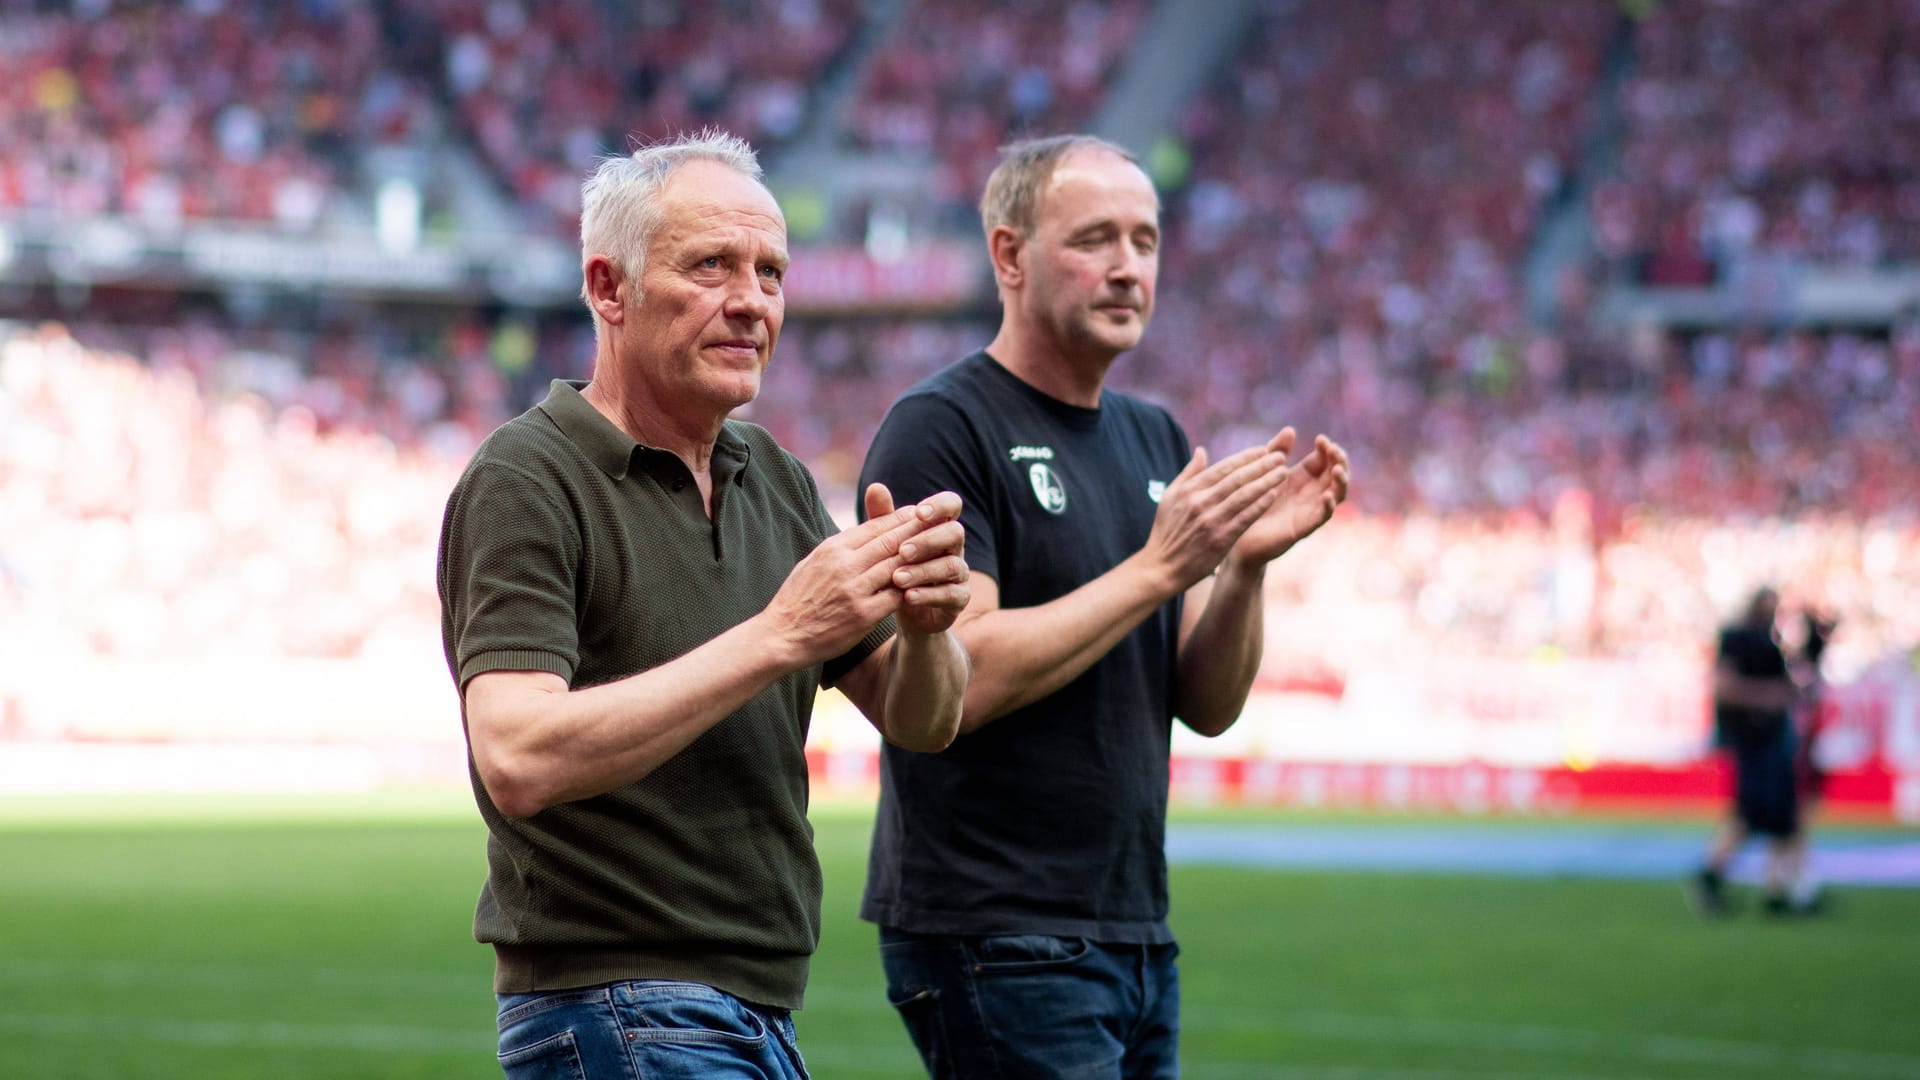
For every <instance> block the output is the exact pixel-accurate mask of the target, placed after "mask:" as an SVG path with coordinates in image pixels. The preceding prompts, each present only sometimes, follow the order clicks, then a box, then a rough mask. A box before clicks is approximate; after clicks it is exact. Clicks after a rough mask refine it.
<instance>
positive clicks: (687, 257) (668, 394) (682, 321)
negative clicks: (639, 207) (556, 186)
mask: <svg viewBox="0 0 1920 1080" xmlns="http://www.w3.org/2000/svg"><path fill="white" fill-rule="evenodd" d="M661 211H662V213H661V224H660V228H659V229H658V231H656V232H655V233H654V235H653V239H652V242H651V243H650V244H649V245H648V247H647V257H646V263H645V266H644V269H642V271H641V275H640V289H639V299H638V300H635V299H633V298H632V294H631V292H629V294H628V298H627V301H626V302H627V304H628V305H629V308H630V313H629V317H630V325H631V326H632V327H633V330H634V333H633V334H632V335H631V336H630V338H629V340H630V341H631V342H632V343H633V344H632V345H631V346H630V362H631V365H632V366H631V370H634V371H636V372H637V373H638V374H640V375H641V377H642V378H645V379H647V380H648V381H649V382H651V383H652V384H653V385H654V386H655V387H656V389H657V391H658V392H659V394H660V396H661V398H662V399H663V400H667V401H673V402H679V403H685V404H690V405H691V404H696V403H697V404H701V405H708V406H712V407H714V408H716V409H720V410H723V411H729V410H732V409H735V408H738V407H739V406H741V405H745V404H746V403H748V402H750V401H752V400H753V399H754V397H755V396H756V395H758V394H759V392H760V375H761V373H762V372H764V371H765V370H766V367H767V361H768V360H769V359H770V358H771V357H772V355H773V345H774V342H775V341H777V340H778V339H779V337H780V324H781V321H782V320H783V319H784V318H785V315H786V301H785V298H784V297H783V296H782V294H781V279H782V278H783V277H784V276H785V275H786V272H787V223H786V219H785V218H784V217H783V216H781V213H780V207H779V205H778V204H776V203H775V202H774V201H773V196H772V195H769V194H768V193H767V190H766V188H764V187H761V186H760V184H759V183H758V182H757V181H755V180H753V179H752V178H750V177H747V176H744V175H742V174H741V173H738V172H736V171H734V170H733V169H730V168H727V167H726V166H724V165H720V164H717V163H714V162H707V161H694V162H689V163H687V164H685V165H682V166H681V167H680V168H678V169H676V170H675V171H674V172H673V174H672V175H671V176H669V177H668V179H667V185H666V188H665V190H664V191H663V192H662V194H661Z"/></svg>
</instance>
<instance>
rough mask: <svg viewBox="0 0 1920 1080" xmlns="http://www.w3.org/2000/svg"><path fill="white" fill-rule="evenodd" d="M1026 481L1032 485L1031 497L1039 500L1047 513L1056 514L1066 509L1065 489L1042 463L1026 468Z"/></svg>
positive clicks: (1058, 479)
mask: <svg viewBox="0 0 1920 1080" xmlns="http://www.w3.org/2000/svg"><path fill="white" fill-rule="evenodd" d="M1027 479H1028V480H1029V481H1031V482H1032V483H1033V497H1034V498H1036V499H1039V500H1040V505H1041V506H1042V507H1043V508H1044V509H1045V510H1046V511H1047V513H1049V514H1058V513H1060V512H1061V511H1063V510H1065V509H1066V508H1067V489H1066V488H1065V487H1064V486H1062V485H1061V483H1060V478H1059V477H1058V476H1055V475H1054V473H1053V470H1052V469H1049V468H1047V466H1046V464H1045V463H1044V462H1039V461H1036V462H1034V463H1033V464H1032V465H1029V466H1027Z"/></svg>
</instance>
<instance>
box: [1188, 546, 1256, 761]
mask: <svg viewBox="0 0 1920 1080" xmlns="http://www.w3.org/2000/svg"><path fill="white" fill-rule="evenodd" d="M1266 576H1267V575H1266V564H1265V563H1261V564H1259V565H1254V566H1248V565H1243V564H1241V563H1239V562H1237V561H1235V560H1233V559H1229V560H1227V561H1226V562H1225V563H1223V564H1221V567H1220V572H1219V573H1218V574H1217V575H1215V577H1214V579H1213V587H1212V590H1211V591H1210V592H1209V593H1208V594H1207V602H1206V607H1205V608H1204V609H1202V610H1201V612H1200V615H1199V617H1198V619H1197V620H1195V622H1194V624H1193V629H1192V630H1191V631H1190V632H1189V633H1188V634H1187V635H1186V639H1185V640H1184V641H1183V642H1181V645H1180V660H1179V665H1178V669H1177V670H1178V678H1179V682H1178V688H1177V690H1176V692H1175V695H1174V713H1175V714H1176V715H1178V716H1179V717H1180V719H1181V720H1182V721H1183V722H1185V723H1186V725H1187V726H1188V727H1190V728H1192V729H1193V730H1194V731H1197V732H1199V733H1200V734H1202V735H1208V736H1212V735H1218V734H1220V733H1221V732H1223V731H1225V730H1227V729H1228V728H1230V727H1232V726H1233V723H1234V721H1236V720H1238V719H1239V718H1240V712H1241V710H1242V709H1244V708H1245V707H1246V704H1247V694H1248V692H1249V691H1251V690H1252V689H1253V680H1254V676H1256V675H1258V674H1259V672H1260V656H1261V652H1262V651H1263V649H1264V647H1265V643H1266V630H1265V626H1266V615H1265V612H1264V608H1263V604H1264V597H1263V595H1262V594H1263V592H1264V589H1265V585H1266Z"/></svg>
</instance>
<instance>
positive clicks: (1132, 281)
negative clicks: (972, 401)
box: [1025, 149, 1160, 359]
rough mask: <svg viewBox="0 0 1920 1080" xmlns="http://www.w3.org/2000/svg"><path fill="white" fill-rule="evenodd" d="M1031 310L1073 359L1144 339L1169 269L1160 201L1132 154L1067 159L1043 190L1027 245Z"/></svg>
mask: <svg viewBox="0 0 1920 1080" xmlns="http://www.w3.org/2000/svg"><path fill="white" fill-rule="evenodd" d="M1026 247H1027V255H1028V259H1027V267H1026V269H1027V280H1026V285H1025V289H1026V294H1027V295H1026V308H1027V310H1028V312H1029V313H1030V315H1031V317H1032V318H1034V319H1036V320H1038V321H1039V323H1040V324H1041V327H1040V328H1041V329H1042V331H1043V332H1044V333H1045V334H1046V335H1047V336H1048V337H1050V338H1052V339H1053V342H1054V344H1055V345H1056V347H1058V348H1059V349H1060V350H1061V351H1062V352H1064V353H1067V354H1069V355H1081V354H1092V355H1099V356H1103V357H1104V358H1107V359H1111V358H1112V357H1113V356H1115V355H1117V354H1119V353H1121V352H1124V351H1126V350H1128V349H1131V348H1133V347H1134V346H1135V345H1137V344H1139V343H1140V335H1141V334H1143V333H1144V332H1145V331H1146V328H1147V319H1148V318H1149V317H1151V316H1152V314H1153V289H1154V282H1155V279H1156V278H1157V277H1158V276H1159V273H1160V202H1159V199H1158V198H1157V197H1156V196H1155V195H1154V191H1153V183H1152V181H1150V180H1148V179H1147V176H1146V174H1145V173H1143V172H1141V171H1140V169H1139V167H1137V166H1135V165H1134V164H1133V163H1132V162H1129V161H1127V160H1126V159H1125V158H1122V157H1119V156H1118V155H1116V154H1113V153H1111V152H1108V151H1105V150H1099V149H1085V150H1076V151H1073V152H1072V153H1069V154H1068V155H1067V156H1066V157H1064V158H1062V159H1061V160H1060V162H1059V163H1058V164H1057V165H1056V166H1055V167H1054V171H1053V175H1052V176H1051V177H1049V178H1048V180H1047V184H1046V186H1045V187H1044V188H1042V189H1041V192H1040V197H1039V200H1038V202H1037V205H1036V206H1035V212H1034V229H1033V236H1032V237H1031V238H1030V240H1029V241H1028V243H1027V245H1026Z"/></svg>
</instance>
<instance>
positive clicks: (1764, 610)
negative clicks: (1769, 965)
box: [1691, 588, 1814, 915]
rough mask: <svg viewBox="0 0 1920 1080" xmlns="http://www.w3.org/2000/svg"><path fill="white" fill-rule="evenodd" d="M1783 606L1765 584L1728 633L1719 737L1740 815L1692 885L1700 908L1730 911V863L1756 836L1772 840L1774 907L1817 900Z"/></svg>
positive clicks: (1718, 696)
mask: <svg viewBox="0 0 1920 1080" xmlns="http://www.w3.org/2000/svg"><path fill="white" fill-rule="evenodd" d="M1779 606H1780V598H1779V596H1778V594H1776V593H1775V592H1774V591H1773V590H1772V589H1770V588H1762V589H1759V590H1757V591H1756V592H1755V593H1754V595H1753V598H1752V600H1750V601H1749V602H1748V604H1747V610H1746V613H1745V614H1744V616H1743V617H1742V618H1741V620H1740V621H1739V622H1737V623H1735V624H1733V625H1731V626H1728V627H1727V628H1725V629H1724V630H1722V631H1721V632H1720V642H1719V647H1718V649H1717V652H1716V658H1715V662H1714V677H1713V706H1714V729H1715V741H1716V742H1717V743H1718V744H1719V745H1720V746H1721V747H1722V748H1723V749H1724V750H1725V751H1726V752H1727V754H1728V755H1729V757H1730V759H1731V761H1732V765H1733V776H1734V793H1733V808H1732V812H1731V813H1730V814H1729V815H1728V817H1727V819H1726V820H1725V821H1724V822H1722V823H1721V825H1720V827H1719V828H1718V829H1717V830H1716V831H1715V833H1714V836H1713V839H1712V841H1711V843H1710V844H1709V846H1708V850H1707V858H1706V864H1705V865H1704V866H1703V867H1701V869H1700V871H1699V872H1698V873H1697V874H1695V875H1694V878H1693V881H1692V882H1691V890H1692V896H1693V900H1694V903H1695V906H1696V907H1697V908H1698V909H1699V910H1700V911H1701V913H1702V914H1705V915H1720V914H1724V913H1726V912H1727V910H1728V901H1727V894H1726V874H1727V867H1728V866H1729V865H1730V864H1731V863H1732V861H1733V857H1734V856H1735V855H1736V854H1738V853H1739V850H1740V848H1741V846H1742V845H1744V844H1745V843H1746V841H1747V837H1748V836H1749V835H1752V834H1759V835H1761V836H1764V837H1766V838H1767V844H1768V859H1767V871H1766V883H1765V888H1766V893H1767V899H1766V906H1767V910H1768V911H1769V912H1772V913H1775V914H1788V913H1793V912H1804V911H1808V910H1811V909H1812V907H1813V904H1814V899H1813V898H1812V897H1811V896H1809V895H1806V894H1805V893H1804V892H1803V893H1800V894H1796V892H1795V887H1796V886H1797V885H1798V884H1799V883H1800V882H1801V881H1802V878H1803V871H1804V867H1805V862H1806V842H1805V839H1806V838H1805V833H1804V832H1803V831H1802V829H1801V826H1800V799H1799V791H1798V784H1797V780H1796V777H1795V774H1794V732H1793V727H1792V724H1791V716H1792V710H1793V708H1794V706H1795V704H1796V702H1797V701H1798V699H1799V696H1800V686H1799V684H1798V682H1797V681H1796V680H1795V678H1794V675H1793V671H1792V669H1791V668H1790V667H1789V665H1788V663H1787V655H1786V653H1785V652H1784V651H1782V650H1781V648H1780V643H1779V641H1778V639H1777V635H1776V630H1775V626H1774V617H1775V615H1776V614H1777V612H1778V611H1779Z"/></svg>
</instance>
